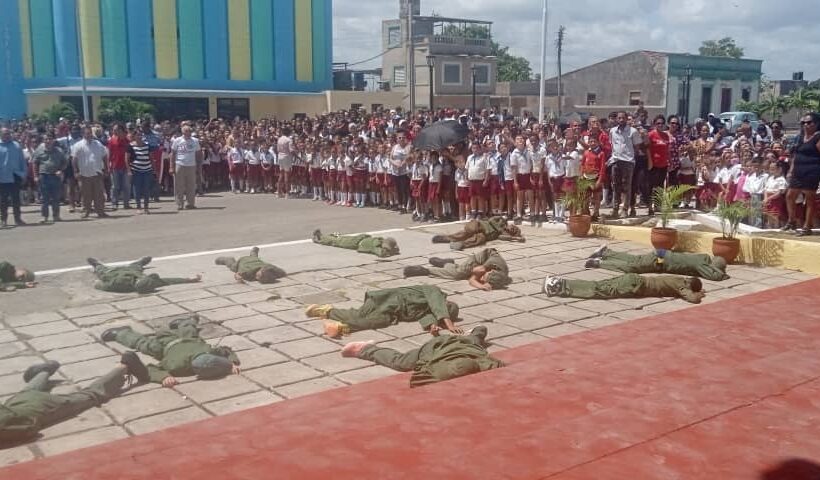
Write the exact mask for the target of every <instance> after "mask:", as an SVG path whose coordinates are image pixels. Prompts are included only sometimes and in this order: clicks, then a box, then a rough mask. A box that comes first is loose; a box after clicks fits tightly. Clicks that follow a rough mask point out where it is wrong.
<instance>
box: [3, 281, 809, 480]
mask: <svg viewBox="0 0 820 480" xmlns="http://www.w3.org/2000/svg"><path fill="white" fill-rule="evenodd" d="M818 292H820V280H812V281H808V282H803V283H800V284H796V285H793V286H788V287H782V288H778V289H773V290H768V291H765V292H761V293H755V294H752V295H749V296H745V297H739V298H736V299H732V300H726V301H722V302H716V303H712V304H708V305H703V306H699V307H694V308H689V309H685V310H680V311H676V312H672V313H668V314H662V315H658V316H654V317H648V318H644V319H639V320H635V321H632V322H628V323H623V324H619V325H615V326H612V327H607V328H603V329H599V330H595V331H591V332H588V333H583V334H578V335H572V336H567V337H561V338H558V339H555V340H548V341H542V342H539V343H534V344H530V345H527V346H523V347H520V348H516V349H511V350H507V351H504V352H502V353H500V354H499V356H500V357H501V358H503V359H504V360H505V361H507V362H509V366H508V367H507V368H503V369H499V370H494V371H490V372H486V373H483V374H478V375H473V376H469V377H464V378H460V379H456V380H453V381H450V382H446V383H440V384H436V385H431V386H427V387H423V388H420V389H414V390H410V389H409V388H408V387H407V376H406V375H400V376H393V377H388V378H385V379H382V380H377V381H373V382H369V383H364V384H359V385H356V386H352V387H347V388H341V389H335V390H331V391H328V392H324V393H320V394H316V395H312V396H308V397H303V398H300V399H297V400H292V401H287V402H281V403H277V404H273V405H269V406H265V407H259V408H256V409H252V410H246V411H243V412H239V413H236V414H233V415H227V416H223V417H219V418H213V419H208V420H205V421H201V422H197V423H190V424H187V425H183V426H180V427H177V428H171V429H167V430H163V431H158V432H155V433H152V434H148V435H143V436H138V437H133V438H129V439H125V440H121V441H117V442H112V443H109V444H106V445H102V446H99V447H94V448H89V449H85V450H79V451H74V452H70V453H67V454H63V455H58V456H54V457H50V458H46V459H42V460H36V461H32V462H28V463H23V464H19V465H15V466H11V467H7V468H5V469H2V470H0V479H3V480H5V479H15V480H17V479H26V480H37V479H54V480H75V479H76V480H92V479H114V478H117V479H152V480H153V479H164V478H173V479H179V480H184V479H197V480H200V479H203V478H219V479H234V478H236V479H239V478H241V479H289V478H298V479H314V478H315V479H326V478H327V479H330V478H333V479H371V478H373V479H375V478H380V479H383V478H390V479H419V478H441V479H447V480H456V479H491V478H510V479H536V478H552V479H562V480H566V479H629V478H634V479H642V480H643V479H699V478H703V479H717V478H720V479H757V478H767V479H773V478H783V479H786V478H788V479H790V480H802V479H803V478H816V477H809V476H800V474H786V475H787V476H766V477H764V476H763V475H764V472H766V471H767V470H770V469H772V468H777V466H778V465H782V464H787V463H788V462H789V461H792V460H794V459H799V458H802V459H805V460H808V461H814V462H816V463H820V435H818V434H817V432H818V431H820V380H818V379H819V378H820V297H818V295H817V294H818ZM803 466H804V467H805V468H806V470H805V471H806V472H812V471H814V472H815V473H816V471H815V470H814V467H813V466H812V465H811V464H809V463H806V464H803Z"/></svg>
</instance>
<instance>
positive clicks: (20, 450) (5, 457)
mask: <svg viewBox="0 0 820 480" xmlns="http://www.w3.org/2000/svg"><path fill="white" fill-rule="evenodd" d="M33 459H34V453H33V452H32V451H31V449H30V448H29V447H28V445H21V446H19V447H14V448H5V449H3V450H0V467H5V466H8V465H14V464H16V463H23V462H28V461H29V460H33Z"/></svg>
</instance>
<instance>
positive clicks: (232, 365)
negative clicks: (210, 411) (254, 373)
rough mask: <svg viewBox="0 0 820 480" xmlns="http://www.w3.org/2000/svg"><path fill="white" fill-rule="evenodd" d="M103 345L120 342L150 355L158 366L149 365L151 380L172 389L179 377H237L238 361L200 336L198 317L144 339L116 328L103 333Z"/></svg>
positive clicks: (127, 329) (204, 378) (140, 335)
mask: <svg viewBox="0 0 820 480" xmlns="http://www.w3.org/2000/svg"><path fill="white" fill-rule="evenodd" d="M100 338H101V339H102V340H103V341H104V342H111V341H114V342H117V343H119V344H121V345H125V346H126V347H128V348H133V349H135V350H137V351H138V352H140V353H144V354H146V355H149V356H151V357H153V358H155V359H157V360H159V363H157V364H151V365H148V378H149V380H150V381H151V382H154V383H161V384H162V386H163V387H173V386H174V385H176V384H178V383H179V381H178V380H177V379H176V377H189V376H192V375H196V376H197V377H198V378H200V379H203V380H208V379H214V378H222V377H224V376H226V375H229V374H231V373H235V374H238V373H239V372H240V370H239V358H237V356H236V354H235V353H234V352H233V351H232V350H231V349H230V348H229V347H225V346H216V347H212V346H211V345H209V344H208V342H206V341H205V340H203V339H202V338H200V336H199V315H196V314H194V315H192V316H190V317H183V318H178V319H176V320H172V321H171V322H170V323H169V324H168V328H162V329H160V330H159V331H157V333H155V334H153V335H142V334H139V333H137V332H135V331H134V330H132V329H131V327H115V328H109V329H108V330H106V331H104V332H103V334H102V335H101V336H100Z"/></svg>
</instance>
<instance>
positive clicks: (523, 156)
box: [510, 148, 532, 175]
mask: <svg viewBox="0 0 820 480" xmlns="http://www.w3.org/2000/svg"><path fill="white" fill-rule="evenodd" d="M510 165H512V166H513V167H515V168H516V170H517V171H518V174H519V175H526V174H529V173H530V172H532V157H531V156H530V153H529V152H528V151H527V150H524V151H523V152H522V151H520V150H518V149H517V148H516V149H514V150H513V151H512V153H511V154H510Z"/></svg>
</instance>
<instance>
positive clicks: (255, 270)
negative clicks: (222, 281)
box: [214, 247, 287, 283]
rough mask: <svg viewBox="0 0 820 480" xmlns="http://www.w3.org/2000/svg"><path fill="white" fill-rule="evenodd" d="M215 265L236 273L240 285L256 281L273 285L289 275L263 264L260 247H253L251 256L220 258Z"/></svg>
mask: <svg viewBox="0 0 820 480" xmlns="http://www.w3.org/2000/svg"><path fill="white" fill-rule="evenodd" d="M214 263H216V264H217V265H225V266H226V267H228V269H229V270H230V271H232V272H234V278H235V279H236V280H237V281H238V282H240V283H244V282H246V281H247V282H252V281H254V280H256V281H257V282H259V283H273V282H275V281H276V280H277V279H279V278H282V277H284V276H285V275H287V273H285V271H284V270H282V269H281V268H279V267H277V266H275V265H271V264H270V263H266V262H263V261H262V259H261V258H259V247H253V248H252V249H251V254H250V255H246V256H244V257H239V259H238V260H237V259H235V258H233V257H219V258H217V259H216V260H215V261H214Z"/></svg>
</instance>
